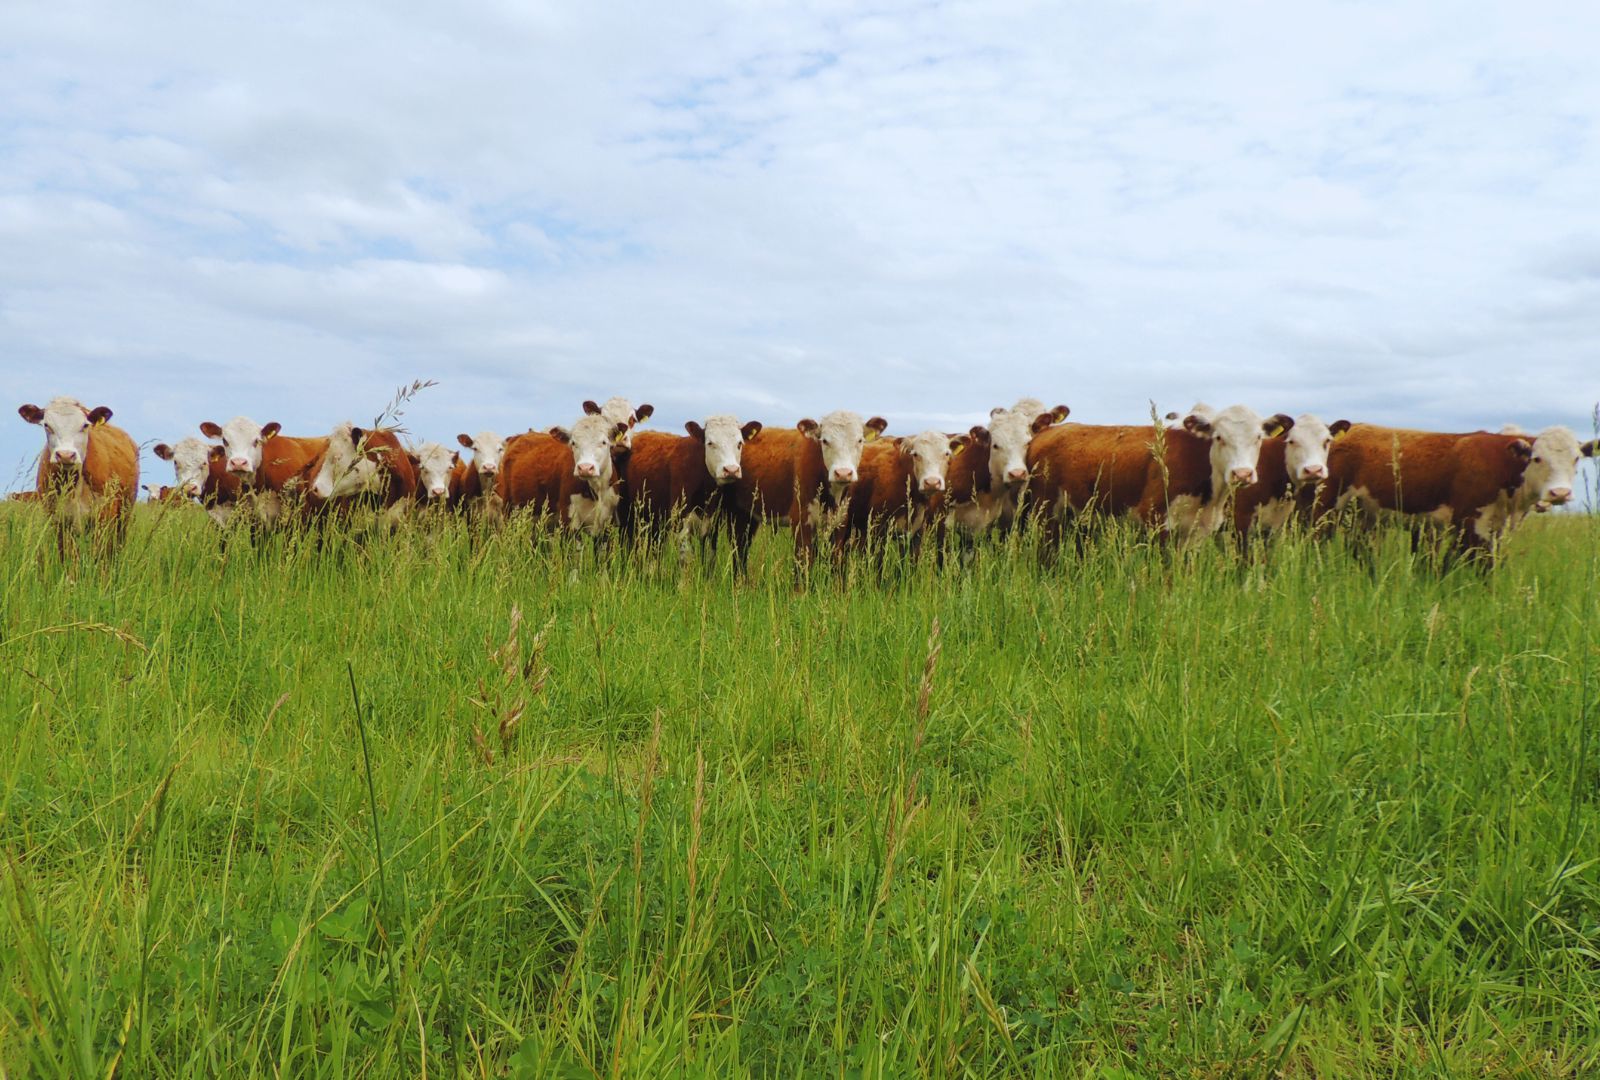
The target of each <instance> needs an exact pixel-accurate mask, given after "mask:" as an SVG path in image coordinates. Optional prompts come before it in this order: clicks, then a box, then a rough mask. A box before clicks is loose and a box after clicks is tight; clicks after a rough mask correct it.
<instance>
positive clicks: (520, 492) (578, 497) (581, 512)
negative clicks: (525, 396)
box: [495, 413, 628, 537]
mask: <svg viewBox="0 0 1600 1080" xmlns="http://www.w3.org/2000/svg"><path fill="white" fill-rule="evenodd" d="M627 431H628V426H627V424H625V423H622V422H620V421H612V420H608V419H607V418H606V417H604V416H602V415H600V414H599V413H589V414H586V415H584V416H583V417H582V418H580V419H579V420H578V422H577V423H575V424H573V425H572V426H571V427H570V428H562V427H553V428H551V429H550V431H549V432H548V433H544V432H537V431H530V432H528V433H527V434H525V435H519V436H517V437H516V439H514V440H513V441H512V442H511V443H510V444H509V445H508V446H507V447H506V456H505V459H504V461H503V462H502V464H501V468H500V475H499V478H498V479H497V480H496V482H495V485H496V486H495V490H496V492H497V493H498V494H499V496H500V498H501V500H502V501H503V502H504V503H505V506H506V509H507V510H515V509H517V508H518V507H524V506H525V507H529V508H531V509H532V510H533V512H534V513H535V514H537V515H539V516H541V517H543V516H547V515H548V516H551V517H554V518H555V519H556V520H557V521H559V522H560V524H561V528H562V529H563V530H566V531H570V532H586V533H588V534H590V535H591V536H596V537H598V536H600V535H602V534H604V533H605V532H606V530H607V529H609V528H610V527H611V525H612V523H613V522H614V521H615V519H616V512H617V504H618V502H619V501H620V500H621V496H620V495H619V494H618V491H617V480H618V472H617V468H616V462H615V460H614V458H613V452H614V451H616V450H620V449H621V444H622V441H623V440H624V439H625V438H626V436H627Z"/></svg>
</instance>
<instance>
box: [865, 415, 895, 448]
mask: <svg viewBox="0 0 1600 1080" xmlns="http://www.w3.org/2000/svg"><path fill="white" fill-rule="evenodd" d="M888 427H889V421H887V420H885V419H884V418H883V417H881V416H874V417H873V418H872V419H871V420H868V421H867V427H866V436H867V441H868V442H871V441H872V440H873V439H876V438H877V437H878V436H879V435H882V434H883V433H884V431H885V430H887V429H888Z"/></svg>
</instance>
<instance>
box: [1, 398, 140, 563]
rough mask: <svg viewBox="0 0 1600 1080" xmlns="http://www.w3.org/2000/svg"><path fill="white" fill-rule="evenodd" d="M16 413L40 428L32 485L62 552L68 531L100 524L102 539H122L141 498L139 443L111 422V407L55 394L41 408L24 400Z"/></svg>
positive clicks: (109, 541)
mask: <svg viewBox="0 0 1600 1080" xmlns="http://www.w3.org/2000/svg"><path fill="white" fill-rule="evenodd" d="M17 414H18V415H19V416H21V417H22V418H23V419H24V420H26V421H27V422H28V423H30V424H38V425H40V426H42V427H43V428H44V451H43V452H42V453H41V454H40V455H39V470H38V473H37V474H36V475H35V478H34V490H35V492H36V493H37V494H38V497H39V500H40V501H41V502H43V503H44V504H45V505H46V506H47V507H48V508H49V509H50V511H51V513H52V515H53V516H54V517H55V520H56V544H57V547H58V549H59V550H60V551H61V552H62V554H65V553H66V545H67V534H68V532H69V531H74V530H78V529H85V528H99V529H102V530H104V531H103V532H102V533H101V536H102V538H103V542H104V543H105V544H106V545H108V546H109V545H110V544H112V543H115V542H116V541H117V540H120V539H121V538H122V535H123V534H124V533H125V532H126V531H127V528H128V519H129V517H130V516H131V514H132V512H133V505H134V503H135V502H136V501H137V500H138V498H139V448H138V447H136V446H135V445H134V444H133V439H131V438H130V437H129V436H128V433H127V432H126V431H123V430H122V429H121V428H119V427H116V426H114V425H112V424H111V423H110V422H109V421H110V420H111V410H110V409H108V408H106V407H105V406H104V405H99V406H96V407H95V408H93V409H90V408H86V407H85V406H84V405H83V404H82V403H81V402H79V401H78V400H77V399H76V398H70V397H56V398H52V399H51V400H50V403H49V404H48V405H46V406H45V407H44V408H42V409H41V408H39V406H37V405H23V406H21V407H20V408H19V409H17Z"/></svg>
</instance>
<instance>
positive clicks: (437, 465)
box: [407, 442, 461, 506]
mask: <svg viewBox="0 0 1600 1080" xmlns="http://www.w3.org/2000/svg"><path fill="white" fill-rule="evenodd" d="M407 456H408V457H409V458H410V460H411V468H412V469H413V470H414V471H415V473H416V477H417V497H418V498H419V499H421V500H422V501H423V502H425V503H437V504H438V505H440V506H443V505H445V504H446V503H448V502H449V501H450V481H451V478H452V476H453V475H454V473H455V470H456V467H457V466H459V465H460V464H461V455H460V454H459V453H457V452H456V451H454V450H451V449H450V448H449V447H447V446H441V445H440V444H439V443H436V442H425V443H422V444H421V445H420V446H418V447H417V448H416V449H415V450H413V451H411V453H410V454H409V455H407Z"/></svg>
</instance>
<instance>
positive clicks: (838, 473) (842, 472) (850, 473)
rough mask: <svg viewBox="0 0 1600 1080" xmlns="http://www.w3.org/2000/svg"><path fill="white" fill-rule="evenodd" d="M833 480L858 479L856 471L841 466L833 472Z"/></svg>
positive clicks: (846, 466)
mask: <svg viewBox="0 0 1600 1080" xmlns="http://www.w3.org/2000/svg"><path fill="white" fill-rule="evenodd" d="M833 478H834V479H835V480H840V481H853V480H854V479H855V478H856V471H855V470H854V469H852V468H851V467H850V466H848V465H840V466H839V467H838V468H836V469H834V470H833Z"/></svg>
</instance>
